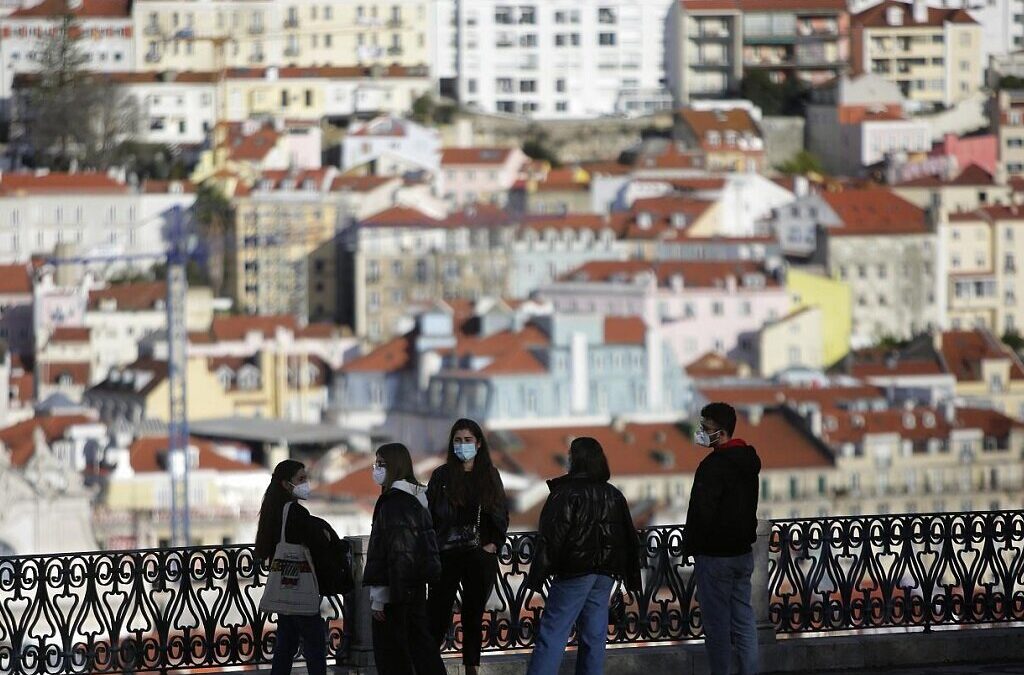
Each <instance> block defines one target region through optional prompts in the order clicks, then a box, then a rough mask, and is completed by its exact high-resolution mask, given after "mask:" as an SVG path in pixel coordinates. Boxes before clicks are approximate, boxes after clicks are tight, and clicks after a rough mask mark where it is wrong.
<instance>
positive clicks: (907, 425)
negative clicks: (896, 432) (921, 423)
mask: <svg viewBox="0 0 1024 675" xmlns="http://www.w3.org/2000/svg"><path fill="white" fill-rule="evenodd" d="M916 426H917V418H916V417H914V413H905V414H904V415H903V428H904V429H913V428H914V427H916Z"/></svg>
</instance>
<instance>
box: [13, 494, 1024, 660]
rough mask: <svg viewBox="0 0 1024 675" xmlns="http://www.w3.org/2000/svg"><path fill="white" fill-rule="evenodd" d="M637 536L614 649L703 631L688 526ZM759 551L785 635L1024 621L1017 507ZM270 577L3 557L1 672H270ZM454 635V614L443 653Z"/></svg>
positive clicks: (516, 543) (516, 549)
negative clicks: (639, 565) (686, 553)
mask: <svg viewBox="0 0 1024 675" xmlns="http://www.w3.org/2000/svg"><path fill="white" fill-rule="evenodd" d="M641 536H642V537H643V543H644V562H643V580H644V590H643V593H642V594H640V595H639V596H632V595H629V594H627V596H626V598H627V602H626V611H625V618H624V620H623V621H621V622H620V623H619V624H618V625H612V626H609V633H608V640H609V642H611V643H647V642H677V641H685V640H692V639H696V638H700V637H701V636H702V627H701V616H700V608H699V606H698V604H697V598H696V589H695V587H694V581H693V575H692V568H691V567H690V566H689V565H688V563H687V561H686V560H684V559H683V555H682V537H683V527H682V526H679V525H675V526H668V527H656V528H651V529H647V530H644V531H642V532H641ZM758 555H760V556H761V560H765V558H767V560H766V564H767V575H763V576H764V579H766V581H761V582H758V581H757V578H758V575H757V573H755V584H754V592H755V593H756V594H759V595H760V596H763V597H767V598H770V603H769V604H768V605H767V609H765V610H764V616H763V617H761V616H759V620H760V619H762V618H763V619H764V620H765V621H768V619H770V621H771V623H773V624H774V625H775V629H776V630H777V631H778V632H782V633H808V632H817V631H841V630H859V629H866V628H901V627H902V628H912V627H923V628H925V629H927V628H928V627H930V626H932V625H939V624H970V623H1000V622H1008V621H1021V620H1024V512H1022V511H1002V512H989V513H971V514H927V515H894V516H862V517H830V518H819V519H808V520H789V521H775V522H774V523H772V527H771V534H770V537H769V538H768V541H766V542H764V547H763V548H761V549H760V552H759V554H758ZM532 558H533V535H532V534H515V535H512V536H510V537H509V541H508V542H507V543H506V545H505V547H504V548H503V549H502V551H501V553H500V556H499V563H500V568H499V574H498V578H497V579H496V584H495V590H494V592H493V594H492V597H491V601H490V602H489V603H488V607H489V609H488V611H487V612H486V616H485V619H484V630H485V632H486V635H485V639H484V649H485V650H487V651H502V650H518V649H529V648H530V647H532V646H533V643H534V639H535V636H536V632H537V627H538V623H539V620H540V617H541V614H542V612H543V603H544V593H543V592H541V593H535V592H533V591H531V590H529V589H527V588H526V586H525V581H526V576H527V573H528V572H529V566H530V562H531V560H532ZM266 574H267V570H266V569H265V567H264V566H263V565H261V564H259V563H258V562H257V561H256V560H255V559H254V556H253V550H252V547H251V546H224V547H208V548H189V549H167V550H145V551H123V552H102V553H78V554H54V555H42V556H20V557H9V558H0V672H2V673H25V674H31V675H35V674H37V673H39V674H41V673H66V674H78V673H83V674H84V673H115V672H146V671H165V672H173V671H176V670H182V669H190V670H195V669H216V668H229V667H246V666H248V667H252V666H259V665H265V664H267V663H269V661H270V659H271V655H272V653H273V648H274V640H275V633H274V624H273V623H272V621H271V620H270V618H269V617H267V616H266V615H264V614H262V613H260V611H259V609H258V606H259V598H260V595H261V593H262V590H261V589H262V586H263V585H264V582H265V580H266ZM759 584H760V585H759ZM362 601H363V596H362V594H356V595H354V596H353V597H352V598H347V601H346V602H342V601H341V599H340V598H330V599H328V607H329V610H328V611H329V613H330V619H329V628H330V641H329V648H330V651H331V655H332V656H338V657H340V658H342V659H344V658H345V655H346V649H347V646H348V643H349V639H350V635H349V634H348V633H349V631H348V627H349V626H352V625H356V624H358V620H355V621H353V620H354V619H356V617H358V616H359V615H360V614H361V613H362V612H363V611H365V608H361V607H360V605H359V603H360V602H362ZM756 606H757V602H755V607H756ZM346 613H348V616H346ZM461 639H462V626H461V621H460V620H459V614H458V608H457V607H456V612H455V615H454V617H453V627H452V630H451V631H450V634H449V637H448V640H447V644H446V649H448V650H452V649H456V648H458V647H459V646H460V643H461Z"/></svg>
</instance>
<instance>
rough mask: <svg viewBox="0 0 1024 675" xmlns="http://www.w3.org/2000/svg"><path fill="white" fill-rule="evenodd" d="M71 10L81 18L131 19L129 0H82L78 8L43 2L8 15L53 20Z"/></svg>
mask: <svg viewBox="0 0 1024 675" xmlns="http://www.w3.org/2000/svg"><path fill="white" fill-rule="evenodd" d="M68 10H70V12H71V14H73V15H74V16H76V17H78V18H80V19H86V18H93V17H111V18H118V19H130V18H131V2H130V1H129V0H82V2H81V4H80V5H78V6H77V7H76V6H75V3H70V2H66V1H65V0H42V2H40V3H38V4H35V5H29V6H27V7H19V8H18V9H16V10H14V11H13V12H11V13H10V14H8V15H7V19H6V20H8V21H10V20H11V19H35V18H53V17H55V16H58V15H60V14H63V13H64V12H66V11H68Z"/></svg>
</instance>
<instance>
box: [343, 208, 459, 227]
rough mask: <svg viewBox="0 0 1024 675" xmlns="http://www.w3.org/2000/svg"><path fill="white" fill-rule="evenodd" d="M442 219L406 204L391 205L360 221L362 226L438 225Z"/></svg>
mask: <svg viewBox="0 0 1024 675" xmlns="http://www.w3.org/2000/svg"><path fill="white" fill-rule="evenodd" d="M441 224H442V221H440V220H438V219H436V218H434V217H433V216H429V215H427V214H426V213H423V212H422V211H420V210H419V209H414V208H410V207H408V206H392V207H391V208H387V209H384V210H383V211H380V212H379V213H376V214H374V215H372V216H370V217H369V218H367V219H365V220H363V221H362V223H360V225H361V226H363V227H418V226H423V227H440V226H441Z"/></svg>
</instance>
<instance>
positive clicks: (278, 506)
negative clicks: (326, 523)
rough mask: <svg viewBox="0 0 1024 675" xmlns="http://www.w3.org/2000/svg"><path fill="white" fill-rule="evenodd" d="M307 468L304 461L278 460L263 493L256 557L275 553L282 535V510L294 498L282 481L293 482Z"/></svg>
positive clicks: (266, 556) (257, 532)
mask: <svg viewBox="0 0 1024 675" xmlns="http://www.w3.org/2000/svg"><path fill="white" fill-rule="evenodd" d="M305 468H306V465H305V464H303V463H302V462H297V461H295V460H294V459H286V460H283V461H281V462H278V464H277V466H275V467H274V473H273V475H272V476H271V477H270V485H268V486H267V491H266V492H264V493H263V504H262V505H261V506H260V520H259V525H257V526H256V557H257V558H258V559H260V560H267V559H269V558H271V557H272V556H273V555H274V549H275V548H277V542H278V539H280V537H281V512H282V511H283V510H284V505H285V504H286V503H288V502H290V501H291V500H292V493H291V492H289V491H288V490H286V489H285V488H284V486H283V485H281V483H283V482H285V481H288V482H291V480H292V479H293V478H295V474H297V473H298V472H300V471H302V470H303V469H305Z"/></svg>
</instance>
